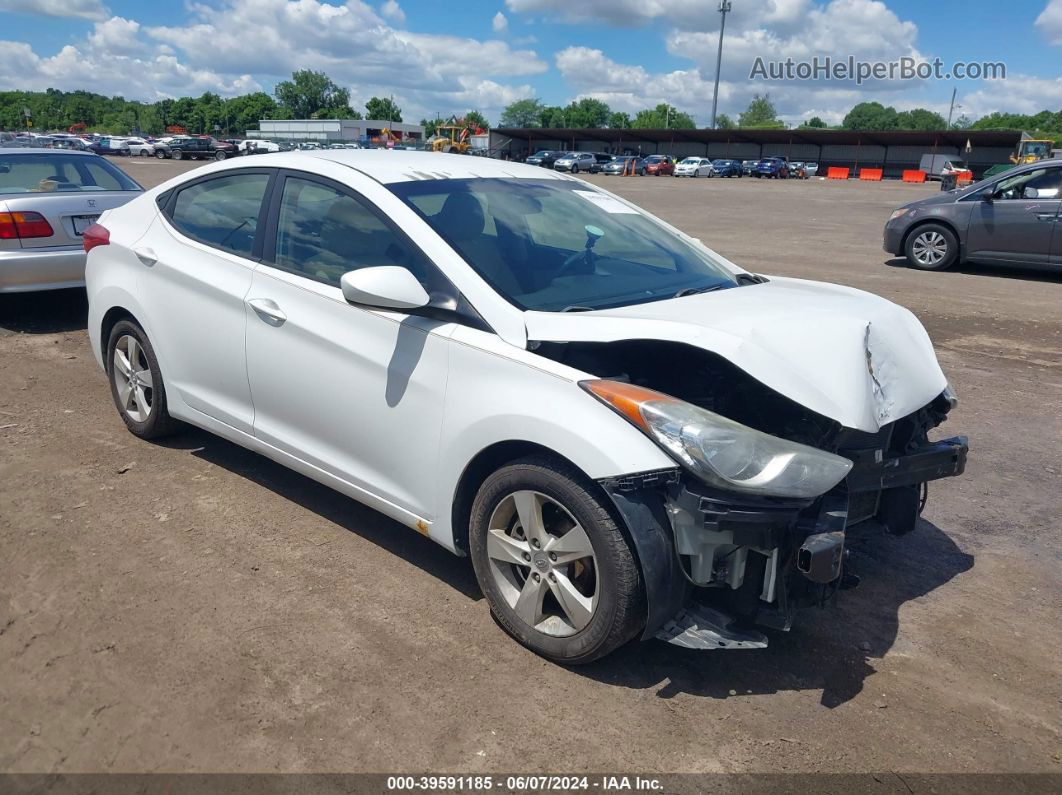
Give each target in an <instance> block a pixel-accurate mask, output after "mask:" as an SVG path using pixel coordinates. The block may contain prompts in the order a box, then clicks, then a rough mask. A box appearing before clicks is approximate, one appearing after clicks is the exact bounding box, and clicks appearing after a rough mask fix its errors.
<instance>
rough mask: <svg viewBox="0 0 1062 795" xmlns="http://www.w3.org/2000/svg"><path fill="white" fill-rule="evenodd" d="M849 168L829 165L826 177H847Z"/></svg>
mask: <svg viewBox="0 0 1062 795" xmlns="http://www.w3.org/2000/svg"><path fill="white" fill-rule="evenodd" d="M849 171H850V169H847V168H840V167H839V166H830V168H829V169H828V170H827V171H826V179H848V173H849Z"/></svg>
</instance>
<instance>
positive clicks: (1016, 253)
mask: <svg viewBox="0 0 1062 795" xmlns="http://www.w3.org/2000/svg"><path fill="white" fill-rule="evenodd" d="M974 200H975V201H976V204H975V206H974V208H973V212H971V213H970V226H969V231H968V233H967V236H966V252H967V257H968V258H969V259H972V260H978V261H983V262H1012V263H1030V264H1043V263H1047V262H1049V261H1050V252H1051V245H1052V243H1051V240H1052V237H1053V236H1054V230H1055V227H1056V224H1057V218H1058V214H1059V208H1060V206H1062V166H1044V167H1043V168H1037V169H1034V170H1032V171H1025V172H1022V173H1021V174H1017V175H1015V176H1011V177H1004V178H1003V179H1001V180H1000V181H999V182H997V183H996V184H995V189H994V191H993V193H992V201H990V202H988V201H979V200H977V198H976V197H975V199H974Z"/></svg>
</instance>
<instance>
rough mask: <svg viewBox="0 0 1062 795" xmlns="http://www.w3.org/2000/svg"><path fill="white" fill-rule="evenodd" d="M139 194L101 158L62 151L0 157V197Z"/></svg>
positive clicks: (120, 173) (114, 168) (119, 172)
mask: <svg viewBox="0 0 1062 795" xmlns="http://www.w3.org/2000/svg"><path fill="white" fill-rule="evenodd" d="M139 190H140V186H139V185H137V184H136V183H135V182H133V180H131V179H130V178H129V177H127V176H126V175H125V174H124V173H122V172H121V171H119V170H118V168H117V167H116V166H113V165H111V164H110V163H108V162H107V161H106V160H103V159H102V158H95V157H85V156H84V155H75V154H66V153H63V152H62V151H58V152H54V153H52V152H49V153H47V154H44V153H33V154H15V153H11V154H5V153H0V194H11V193H60V192H68V191H139Z"/></svg>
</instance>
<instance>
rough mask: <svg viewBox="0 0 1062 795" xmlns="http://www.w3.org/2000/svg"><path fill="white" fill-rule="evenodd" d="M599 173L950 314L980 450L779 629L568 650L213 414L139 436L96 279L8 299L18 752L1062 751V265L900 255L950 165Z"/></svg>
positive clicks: (406, 765) (4, 352)
mask: <svg viewBox="0 0 1062 795" xmlns="http://www.w3.org/2000/svg"><path fill="white" fill-rule="evenodd" d="M120 164H121V165H122V166H123V167H125V168H127V170H128V171H129V172H130V173H131V174H132V175H133V176H134V177H136V178H137V179H138V180H140V181H141V182H142V183H143V184H144V185H148V186H150V185H154V184H158V183H159V182H160V181H162V180H163V179H165V178H167V177H169V176H171V175H173V174H175V173H179V172H181V171H186V170H188V169H189V168H191V167H192V166H193V165H194V164H187V163H180V164H178V163H172V162H169V161H167V162H159V161H155V160H132V161H124V160H123V161H120ZM591 181H593V182H600V183H604V184H606V185H607V186H608V187H609V188H610V189H613V190H617V191H618V192H620V193H622V194H623V195H625V196H629V197H630V198H631V199H633V200H634V201H636V202H638V203H640V204H642V205H643V206H645V207H646V208H648V209H649V210H651V211H653V212H655V213H657V214H659V215H660V216H662V217H663V218H665V219H667V220H669V221H670V222H672V223H674V224H676V225H677V226H679V227H680V228H682V229H683V230H685V231H686V232H688V233H690V234H693V235H695V236H698V237H701V238H702V239H703V240H705V241H706V242H707V243H708V244H709V245H711V246H712V247H714V248H716V249H717V250H718V251H720V252H721V253H722V254H724V255H725V256H727V257H729V258H730V259H732V260H734V261H736V262H739V263H741V264H743V265H744V266H746V267H748V268H750V269H752V270H755V271H759V272H763V273H766V274H779V275H787V276H798V277H804V278H811V279H822V280H827V281H833V282H840V283H843V284H848V285H853V286H855V287H859V288H864V289H867V290H871V291H873V292H876V293H879V294H881V295H884V296H886V297H888V298H890V299H893V300H895V301H898V302H899V303H901V304H903V305H905V306H907V307H909V308H911V309H912V310H913V311H914V312H915V313H916V314H917V315H918V316H919V318H920V319H921V320H922V322H923V323H924V324H925V325H926V327H927V328H928V330H929V333H930V334H931V336H932V337H933V340H934V342H935V343H936V345H937V349H938V352H939V356H940V359H941V363H942V365H943V367H944V369H945V371H946V372H947V374H948V376H949V378H950V379H951V382H952V384H953V385H954V386H955V388H956V390H957V392H958V394H959V396H960V399H961V405H960V407H959V409H958V411H956V412H955V413H954V414H953V416H952V419H950V420H949V421H948V423H947V425H946V426H945V428H944V430H946V432H947V433H948V435H952V434H958V433H962V434H967V435H969V437H970V440H971V454H970V463H969V468H968V471H967V473H966V475H965V476H964V477H962V478H959V479H956V480H953V481H950V482H944V483H942V484H938V485H935V486H934V487H932V488H931V492H930V501H929V505H928V508H927V509H926V512H925V515H924V521H922V522H921V523H920V525H919V527H918V529H917V531H916V532H915V533H913V534H912V535H910V536H907V537H904V538H891V537H884V536H881V535H877V534H870V535H868V537H866V538H865V539H862V540H860V541H858V542H856V543H855V544H854V546H855V553H854V555H853V557H854V568H855V570H856V571H857V572H858V573H859V574H861V575H862V576H863V584H862V586H861V587H860V588H859V589H857V590H855V591H851V592H846V593H843V594H841V598H840V600H839V602H838V603H837V604H836V605H835V606H831V607H827V608H825V609H814V610H810V611H808V612H806V613H804V614H802V615H801V617H800V620H799V621H798V623H797V625H796V626H795V628H794V629H793V631H792V632H790V633H788V634H781V633H773V634H772V636H771V646H770V648H768V649H766V650H763V651H737V652H687V651H683V650H681V649H677V648H675V647H672V646H668V645H666V644H663V643H660V642H657V641H653V642H650V643H647V644H640V645H632V646H630V647H627V648H625V649H623V650H621V651H620V652H619V653H617V654H615V655H613V656H612V657H610V658H608V659H607V660H605V661H603V662H601V663H599V664H596V665H593V666H590V667H585V668H580V669H575V670H567V669H564V668H561V667H558V666H555V665H551V664H549V663H547V662H545V661H543V660H541V659H539V658H537V657H535V656H534V655H532V654H530V653H529V652H527V651H525V650H523V649H522V648H520V647H519V646H517V645H516V644H515V643H513V642H511V641H510V640H509V639H508V638H507V637H506V636H505V635H504V634H503V633H502V632H501V630H500V629H498V628H497V627H496V626H495V624H494V623H493V622H492V621H491V619H490V616H489V614H488V610H487V606H486V603H485V602H484V601H483V599H482V597H481V595H480V594H479V592H478V590H477V587H476V584H475V580H474V578H473V575H472V569H471V566H470V565H469V563H468V561H467V560H465V559H459V558H456V557H452V556H451V555H449V553H447V552H446V551H444V550H443V549H442V548H440V547H436V546H434V545H433V544H432V543H431V542H429V541H427V540H426V539H424V538H422V537H420V536H418V535H417V534H416V533H413V532H410V531H408V530H406V529H403V528H402V527H399V526H398V525H396V524H394V523H392V522H391V521H389V520H387V519H385V518H384V517H382V516H381V515H379V514H376V513H374V512H373V511H371V510H368V509H366V508H363V507H361V506H360V505H358V504H356V503H353V502H351V501H349V500H347V499H345V498H343V497H340V496H339V495H337V494H335V493H333V492H331V491H329V490H328V489H326V488H324V487H323V486H320V485H317V484H316V483H314V482H311V481H309V480H307V479H305V478H303V477H301V476H299V475H296V474H294V473H291V472H289V471H287V470H284V469H282V468H280V467H279V466H277V465H276V464H273V463H272V462H270V461H268V460H266V459H264V458H260V457H258V456H256V455H253V454H251V453H248V452H246V451H244V450H242V449H240V448H238V447H236V446H234V445H232V444H229V443H228V442H224V441H221V440H220V439H217V438H214V437H211V436H209V435H208V434H206V433H202V432H199V431H194V430H189V431H188V432H187V433H185V434H183V435H181V436H179V437H177V438H175V439H173V440H170V441H167V442H166V443H164V444H151V443H146V442H142V441H139V440H137V439H136V438H134V437H133V436H131V435H130V434H129V433H127V432H126V430H125V428H124V426H123V425H122V422H121V421H120V419H119V418H118V415H117V413H116V411H115V409H114V407H113V405H112V403H111V398H110V394H109V391H108V387H107V383H106V381H105V378H104V376H103V374H102V372H101V371H100V370H99V369H98V368H97V366H96V364H95V361H94V360H93V358H92V355H91V352H90V350H89V347H88V337H87V334H86V332H85V315H86V308H85V299H84V293H83V291H80V292H79V291H65V292H61V293H46V294H38V295H26V296H4V297H0V546H2V550H3V553H2V555H0V770H2V771H8V772H12V771H24V772H58V771H65V772H71V771H244V772H246V771H260V772H268V771H328V772H336V771H376V772H382V771H399V772H409V771H450V772H464V773H471V772H476V771H507V772H513V771H523V772H535V773H542V772H561V773H570V772H579V771H587V772H589V771H598V772H600V771H615V770H623V771H632V772H644V773H649V772H675V771H682V772H733V771H743V772H747V771H763V772H792V771H809V772H811V771H831V772H843V771H866V770H877V771H898V772H958V771H967V772H987V771H992V772H1018V771H1025V772H1028V771H1039V772H1049V773H1059V772H1062V739H1060V737H1062V731H1060V730H1062V663H1060V661H1059V653H1060V650H1062V574H1060V570H1062V569H1060V563H1062V554H1060V553H1062V542H1060V533H1059V530H1060V525H1062V519H1060V515H1062V488H1060V486H1062V477H1060V476H1062V271H1060V272H1058V273H1054V274H1050V273H1043V272H1039V273H1038V272H1033V271H1004V270H996V269H986V268H975V267H968V268H962V269H960V270H956V271H954V272H947V273H920V272H916V271H912V270H908V269H906V268H905V267H903V266H902V264H901V263H898V262H895V261H890V259H889V257H888V255H886V254H885V253H884V252H883V251H882V249H881V233H882V226H883V223H884V221H885V219H886V217H887V216H888V213H889V212H890V211H891V210H892V209H893V208H895V207H896V206H898V205H899V204H901V203H903V202H905V201H908V200H911V199H914V198H917V197H919V196H923V195H927V194H928V193H929V192H930V191H932V190H934V189H935V187H927V186H910V185H902V184H898V183H883V184H860V183H857V182H854V181H853V182H847V183H837V182H827V181H819V180H812V181H808V182H796V181H789V182H767V181H759V180H753V179H742V180H736V179H735V180H720V179H713V180H707V179H698V180H677V179H670V178H660V179H654V178H651V177H648V178H634V179H624V178H618V177H616V178H604V177H592V178H591ZM1060 233H1062V232H1060Z"/></svg>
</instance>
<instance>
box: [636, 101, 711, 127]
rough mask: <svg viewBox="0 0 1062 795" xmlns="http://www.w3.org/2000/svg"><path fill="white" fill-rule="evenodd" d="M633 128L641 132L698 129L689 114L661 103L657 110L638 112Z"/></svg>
mask: <svg viewBox="0 0 1062 795" xmlns="http://www.w3.org/2000/svg"><path fill="white" fill-rule="evenodd" d="M631 127H632V128H634V129H641V130H649V129H662V128H666V129H671V130H694V129H696V128H697V124H696V123H695V122H694V121H693V117H692V116H690V115H689V114H687V113H683V112H682V111H681V110H678V109H677V108H675V107H674V106H673V105H668V104H666V103H664V102H661V103H660V104H659V105H657V106H656V107H655V108H646V109H645V110H640V111H638V113H637V114H636V115H635V117H634V121H633V122H631Z"/></svg>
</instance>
